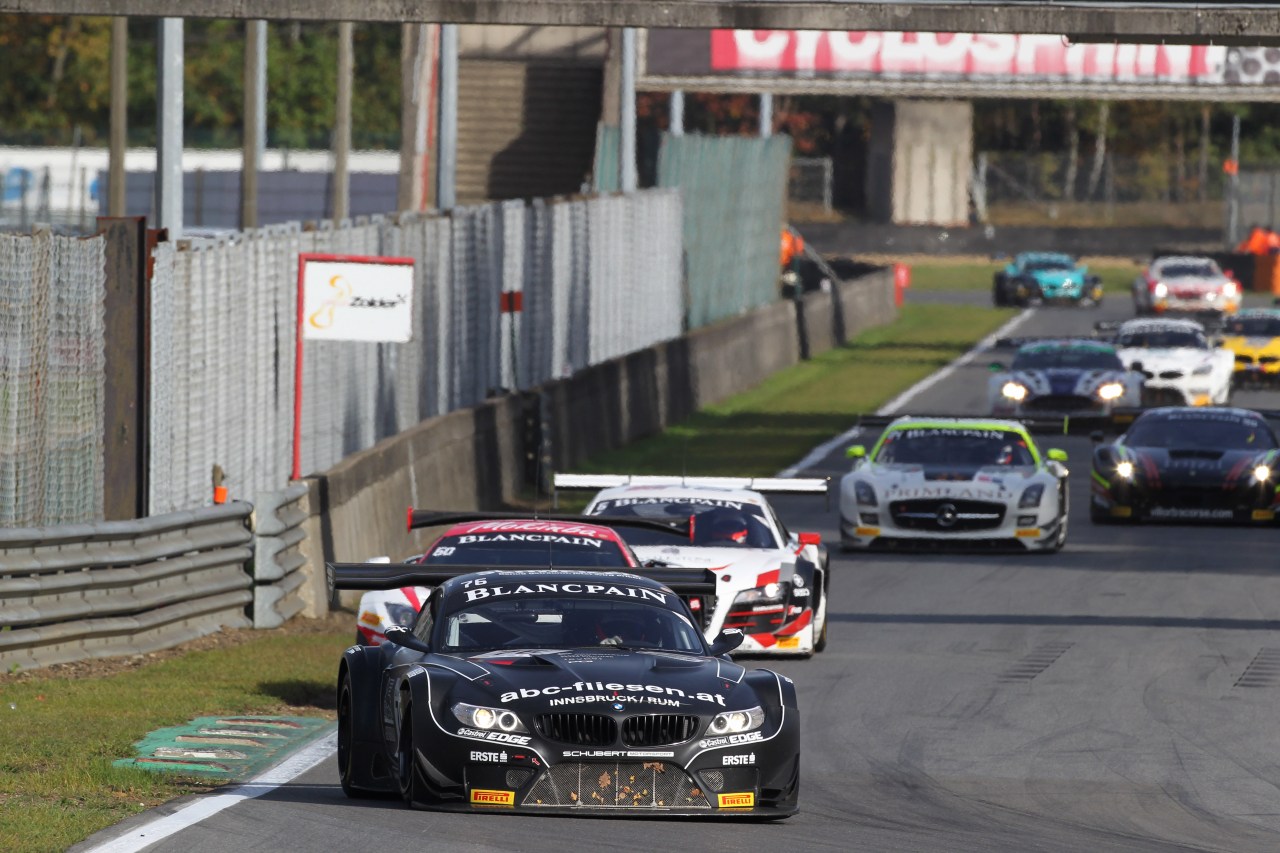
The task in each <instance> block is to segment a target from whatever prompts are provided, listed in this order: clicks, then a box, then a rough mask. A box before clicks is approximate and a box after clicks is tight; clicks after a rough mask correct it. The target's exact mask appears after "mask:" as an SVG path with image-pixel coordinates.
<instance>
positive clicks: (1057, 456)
mask: <svg viewBox="0 0 1280 853" xmlns="http://www.w3.org/2000/svg"><path fill="white" fill-rule="evenodd" d="M1045 455H1046V456H1048V457H1049V461H1051V462H1066V461H1067V451H1065V450H1062V449H1060V448H1057V447H1050V448H1049V452H1048V453H1047V454H1045Z"/></svg>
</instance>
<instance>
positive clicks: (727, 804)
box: [716, 791, 756, 809]
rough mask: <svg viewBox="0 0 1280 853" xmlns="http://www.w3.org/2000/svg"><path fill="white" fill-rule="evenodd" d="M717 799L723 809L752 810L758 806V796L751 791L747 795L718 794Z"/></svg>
mask: <svg viewBox="0 0 1280 853" xmlns="http://www.w3.org/2000/svg"><path fill="white" fill-rule="evenodd" d="M716 799H717V800H718V801H719V803H720V808H722V809H752V808H755V805H756V795H755V794H753V793H751V792H750V791H748V792H747V793H745V794H717V795H716Z"/></svg>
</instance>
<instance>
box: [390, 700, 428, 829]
mask: <svg viewBox="0 0 1280 853" xmlns="http://www.w3.org/2000/svg"><path fill="white" fill-rule="evenodd" d="M400 720H401V722H400V737H399V739H398V740H397V743H396V782H397V785H398V786H399V789H400V799H402V800H404V804H405V805H406V806H408V807H409V808H413V807H414V804H415V803H419V802H422V801H423V800H425V799H426V790H425V786H424V785H423V782H422V771H421V770H419V769H418V762H417V761H415V760H414V758H413V705H412V704H407V703H406V704H405V706H404V710H403V712H402V713H401V717H400Z"/></svg>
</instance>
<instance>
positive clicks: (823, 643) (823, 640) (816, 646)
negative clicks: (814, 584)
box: [813, 589, 827, 654]
mask: <svg viewBox="0 0 1280 853" xmlns="http://www.w3.org/2000/svg"><path fill="white" fill-rule="evenodd" d="M819 596H820V597H819V598H818V611H817V613H815V614H814V619H815V621H817V622H821V624H822V628H821V629H819V628H818V627H817V625H816V624H815V625H814V629H815V630H816V631H817V634H815V635H814V638H813V651H814V653H815V654H816V653H818V652H825V651H826V650H827V591H826V590H825V589H824V590H822V592H821V593H819Z"/></svg>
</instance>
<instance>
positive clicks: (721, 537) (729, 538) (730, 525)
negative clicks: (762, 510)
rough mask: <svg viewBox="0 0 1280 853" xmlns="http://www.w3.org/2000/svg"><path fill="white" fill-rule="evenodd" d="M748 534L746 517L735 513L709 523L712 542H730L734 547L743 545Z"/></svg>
mask: <svg viewBox="0 0 1280 853" xmlns="http://www.w3.org/2000/svg"><path fill="white" fill-rule="evenodd" d="M749 533H750V529H749V528H748V526H747V519H746V517H745V516H743V515H739V514H737V513H728V514H725V515H721V516H719V517H718V518H716V519H715V520H713V521H712V522H711V534H710V539H711V541H712V542H732V543H734V544H735V545H744V544H746V541H747V535H748V534H749Z"/></svg>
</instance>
